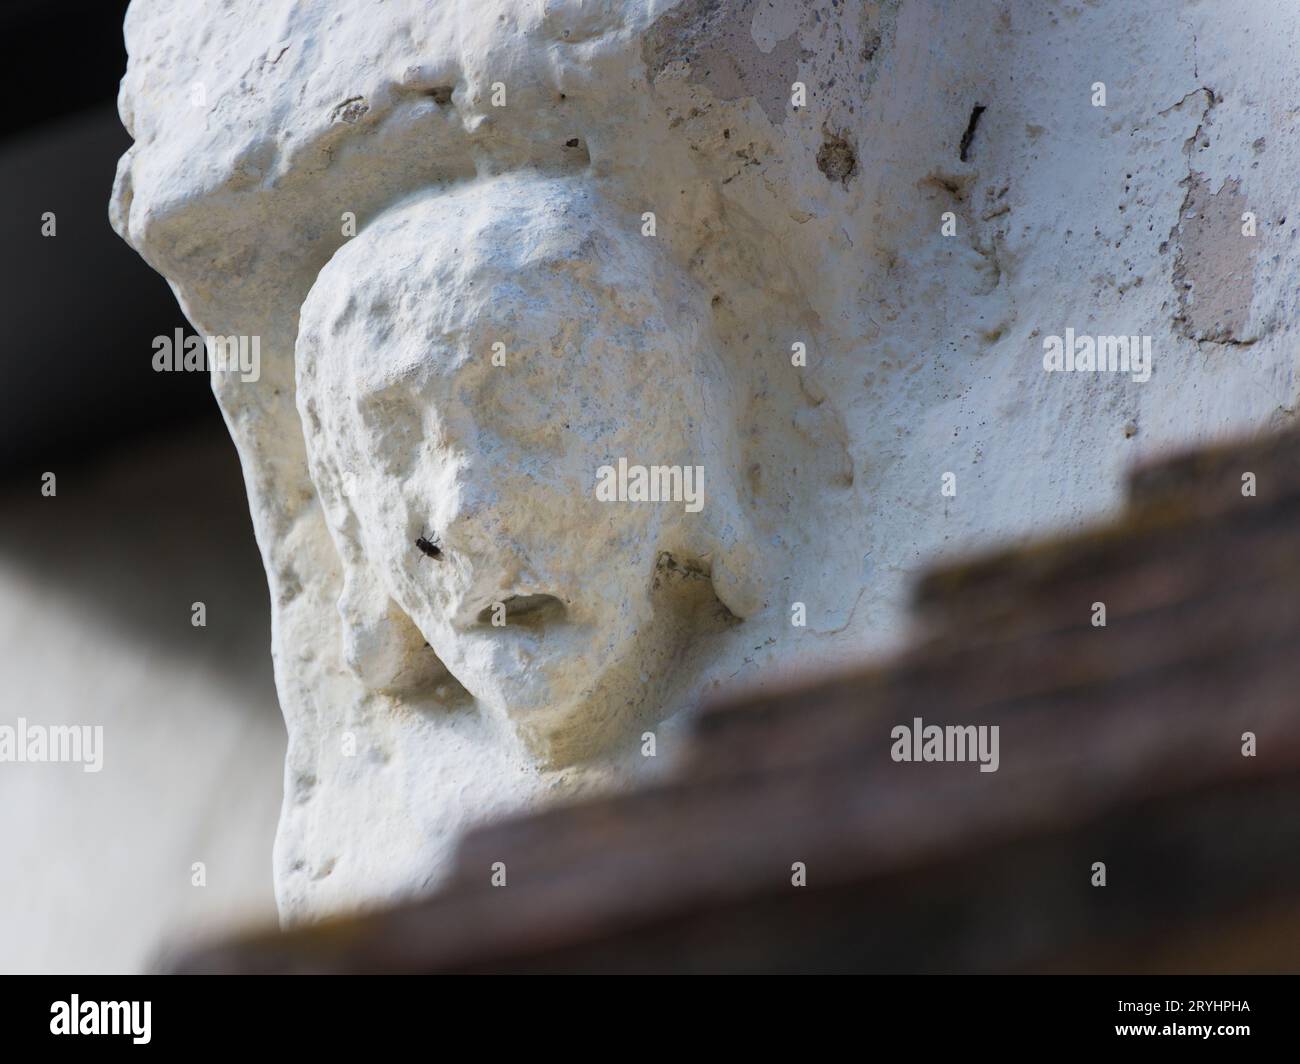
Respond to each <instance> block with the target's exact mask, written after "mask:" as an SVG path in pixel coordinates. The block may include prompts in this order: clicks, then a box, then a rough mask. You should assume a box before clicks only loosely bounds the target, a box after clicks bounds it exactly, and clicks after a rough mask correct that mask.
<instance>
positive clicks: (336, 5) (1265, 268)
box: [112, 0, 1300, 920]
mask: <svg viewBox="0 0 1300 1064" xmlns="http://www.w3.org/2000/svg"><path fill="white" fill-rule="evenodd" d="M127 40H128V47H129V51H130V55H131V61H130V68H129V70H128V73H127V76H126V78H125V80H124V82H123V89H122V94H121V110H122V115H123V120H124V121H125V123H126V125H127V127H128V129H130V130H131V132H132V133H133V135H134V137H135V139H136V144H135V146H134V147H133V148H132V150H131V151H130V153H128V155H127V156H126V157H125V158H124V159H123V160H122V164H121V167H120V169H119V173H118V181H117V187H116V191H115V194H114V200H113V206H112V216H113V220H114V223H115V225H116V226H117V228H118V231H119V232H120V233H121V234H122V235H123V236H124V237H125V238H126V239H127V240H129V241H130V242H131V243H132V244H133V245H134V246H135V247H136V248H137V249H139V250H140V252H141V254H143V255H144V256H145V258H146V259H147V260H148V261H149V262H150V263H151V264H152V265H153V266H154V267H155V268H157V269H158V270H159V271H160V272H161V273H163V274H164V275H165V276H166V277H168V278H169V280H170V281H171V282H172V284H173V286H174V287H175V289H176V291H177V294H178V296H179V298H180V300H181V302H182V305H183V306H184V308H185V310H186V313H187V314H188V315H189V317H190V319H191V321H192V322H193V323H194V325H195V326H196V328H198V329H199V330H200V331H202V332H206V333H213V334H220V335H231V334H243V335H249V336H252V335H257V336H259V337H261V343H262V354H263V366H262V375H261V378H260V380H259V381H258V382H256V383H252V384H250V383H243V382H240V381H239V379H238V376H237V375H223V374H216V375H215V376H214V388H215V391H216V393H217V397H218V399H219V401H220V403H221V405H222V408H223V410H224V411H225V414H226V417H227V420H228V422H229V424H230V427H231V430H232V433H233V435H234V437H235V441H236V444H237V446H238V447H239V450H240V454H241V456H242V459H243V464H244V470H245V475H246V478H247V484H248V490H249V495H250V499H251V502H252V507H253V511H254V514H255V519H256V524H257V533H258V538H259V542H260V544H261V548H262V552H263V557H264V561H265V564H266V567H267V571H268V574H269V576H270V580H271V585H272V589H273V608H274V617H275V621H274V623H275V628H274V636H273V652H274V656H275V666H276V676H277V683H278V686H279V692H280V699H281V706H282V709H283V711H284V714H285V718H286V721H287V723H288V727H289V732H290V745H289V752H288V759H287V766H286V794H285V804H284V808H283V812H282V818H281V824H280V831H279V836H278V841H277V849H276V869H275V878H276V888H277V895H278V899H279V904H280V909H281V914H282V916H283V917H284V918H285V919H287V920H293V919H297V918H301V917H304V916H309V915H312V914H317V913H320V912H324V911H327V910H330V909H332V908H335V907H339V906H344V905H351V904H355V903H358V902H368V901H374V900H377V899H386V898H391V897H393V896H394V895H397V894H400V893H403V892H407V891H411V890H419V889H423V888H427V887H428V886H429V885H430V884H431V883H433V882H435V881H436V879H437V877H438V876H439V875H440V874H441V872H442V871H443V869H444V867H445V860H446V857H447V854H448V851H449V847H450V846H451V845H452V844H453V842H454V840H455V838H456V836H457V835H458V834H459V833H460V832H461V831H462V830H464V828H465V826H466V825H467V824H469V823H471V822H473V821H476V820H480V819H484V818H488V817H491V816H496V815H500V814H502V813H505V812H508V811H511V810H516V809H520V808H524V807H529V806H533V805H536V804H538V803H541V802H543V801H547V800H553V799H555V798H557V797H561V796H565V795H572V794H575V793H579V792H581V791H583V790H584V789H586V788H590V787H599V786H608V785H621V784H625V783H627V782H629V781H632V780H635V779H639V778H642V777H644V776H645V775H646V774H647V773H648V772H650V771H652V768H653V766H654V765H658V764H662V763H663V762H664V761H665V760H666V759H668V758H670V757H671V754H672V749H673V746H674V741H673V740H674V734H675V731H676V729H677V728H678V727H679V726H680V723H681V720H682V715H683V710H685V709H687V708H689V707H690V706H692V705H695V704H698V703H699V701H700V700H701V699H704V698H707V697H709V696H710V695H711V694H712V693H713V692H714V691H715V690H716V689H717V688H718V687H719V686H720V685H725V684H737V683H752V684H764V683H771V682H780V681H781V680H782V679H783V678H785V677H788V675H789V674H790V673H791V672H792V671H795V670H799V669H806V668H813V667H820V666H822V665H824V664H825V663H827V662H830V661H834V660H837V659H841V658H844V657H846V656H857V657H860V656H861V655H862V654H863V653H866V652H873V651H877V650H879V649H881V648H883V647H885V646H887V645H889V644H890V643H892V642H894V641H895V640H896V639H897V638H898V637H899V636H900V634H901V632H902V628H903V624H904V619H903V618H904V614H903V610H902V606H903V603H904V602H905V596H906V589H907V586H908V581H909V580H910V579H911V577H912V576H913V575H914V573H915V572H916V571H917V569H918V567H919V566H921V565H922V563H923V562H926V561H930V560H932V559H935V558H936V557H939V556H942V555H944V554H945V553H949V552H952V551H966V550H969V549H972V548H975V547H978V546H979V545H980V544H984V543H988V542H990V541H992V540H995V539H1001V538H1003V537H1007V536H1016V535H1021V534H1024V533H1027V532H1029V531H1031V530H1039V531H1041V530H1044V529H1046V528H1050V527H1060V526H1068V525H1074V524H1077V523H1079V522H1081V521H1084V520H1087V519H1090V518H1093V517H1096V516H1099V515H1102V514H1104V513H1106V512H1107V511H1108V510H1110V509H1111V508H1113V507H1114V505H1115V504H1116V502H1117V500H1118V496H1119V492H1120V490H1121V485H1122V481H1121V476H1122V471H1123V470H1124V468H1125V467H1126V466H1128V465H1129V464H1130V463H1131V462H1132V461H1133V460H1134V459H1136V458H1137V457H1139V456H1140V455H1144V454H1149V453H1151V452H1153V451H1156V450H1158V449H1161V448H1165V447H1168V446H1171V445H1175V444H1180V443H1187V442H1193V441H1199V440H1204V439H1206V438H1208V437H1211V436H1214V435H1217V434H1221V433H1229V432H1241V431H1249V430H1252V429H1256V428H1260V427H1265V426H1269V425H1272V424H1274V423H1275V422H1278V421H1285V420H1289V419H1290V418H1291V417H1292V416H1293V410H1294V405H1295V391H1296V387H1295V358H1296V351H1297V345H1296V343H1295V339H1296V338H1295V330H1296V294H1297V290H1298V288H1300V284H1298V282H1300V268H1298V267H1300V257H1298V253H1297V241H1296V240H1295V233H1296V229H1297V225H1298V224H1300V216H1297V214H1296V212H1295V211H1294V209H1293V208H1292V205H1291V203H1290V200H1291V198H1292V189H1293V186H1294V174H1295V173H1296V172H1297V162H1298V161H1300V160H1298V154H1300V153H1298V143H1297V132H1296V128H1297V123H1296V112H1295V105H1294V102H1293V101H1294V100H1295V99H1296V98H1297V80H1298V78H1300V73H1298V72H1297V69H1296V67H1295V63H1294V59H1293V56H1294V51H1295V47H1296V45H1297V42H1300V11H1297V9H1296V8H1295V7H1294V5H1292V4H1290V3H1289V2H1286V0H1255V2H1253V3H1251V4H1248V5H1241V4H1233V3H1228V2H1227V0H1222V2H1204V3H1199V4H1191V5H1189V4H1186V3H1182V2H1179V0H1151V2H1148V3H1142V4H1133V3H1130V2H1127V0H1107V2H1102V0H1096V2H1079V3H1060V4H1051V3H1040V2H1038V0H1008V2H994V0H988V2H974V3H963V4H952V3H943V2H939V0H896V2H885V0H882V2H880V3H869V2H863V3H845V2H839V3H834V2H831V0H812V2H808V3H795V2H768V0H722V2H721V3H719V4H709V3H703V2H701V0H682V2H680V3H674V2H672V0H536V2H523V0H463V2H446V3H438V4H431V3H428V2H427V0H389V2H385V3H379V2H375V0H314V2H312V3H309V4H308V3H300V2H296V0H231V2H228V3H224V4H220V5H216V4H213V5H204V6H203V7H202V8H201V9H196V6H195V5H193V4H191V3H189V2H186V0H135V3H134V4H133V5H132V7H131V10H130V14H129V16H128V19H127ZM796 83H800V84H802V85H803V86H804V87H805V89H806V106H803V107H800V108H794V107H792V106H791V98H792V93H794V92H797V91H798V90H797V85H796ZM1096 83H1102V84H1104V86H1105V93H1106V96H1105V105H1104V106H1094V105H1093V100H1094V98H1095V96H1096V91H1097V90H1096V87H1095V86H1096ZM494 103H500V104H502V106H495V105H494ZM976 105H979V106H982V107H984V108H985V111H984V112H983V113H982V115H981V117H980V120H979V123H978V125H977V127H976V129H975V131H974V135H973V138H972V139H971V140H970V142H969V145H968V148H967V151H966V158H965V159H964V160H963V159H962V158H960V157H959V156H960V148H961V143H962V140H963V133H964V132H965V131H966V130H967V127H968V123H969V121H970V117H971V113H972V109H973V108H974V107H975V106H976ZM647 212H652V213H653V222H654V235H652V236H651V235H645V233H646V230H645V228H644V227H645V226H646V214H647ZM1246 212H1251V213H1253V214H1254V215H1255V216H1256V224H1257V229H1256V234H1255V235H1254V236H1244V235H1243V234H1242V231H1241V226H1242V224H1243V223H1242V217H1241V216H1242V215H1243V214H1244V213H1246ZM948 213H951V216H952V220H953V221H954V222H955V234H954V235H951V236H946V235H944V232H943V228H942V226H943V221H944V217H945V214H948ZM349 218H355V235H350V230H349V227H348V219H349ZM1067 328H1069V329H1073V330H1074V331H1075V332H1076V333H1078V334H1089V335H1111V334H1118V335H1130V334H1134V335H1146V336H1150V337H1151V338H1152V346H1153V352H1154V356H1153V357H1154V372H1153V374H1152V376H1151V378H1150V380H1148V381H1146V382H1145V383H1138V382H1137V381H1135V380H1133V379H1132V378H1131V377H1126V376H1122V375H1120V374H1096V373H1094V374H1076V373H1055V374H1048V373H1045V372H1044V369H1043V362H1042V358H1043V347H1042V343H1043V340H1044V338H1045V337H1047V336H1050V335H1061V334H1064V332H1065V330H1066V329H1067ZM498 342H499V343H501V344H503V345H504V347H503V350H504V351H505V353H506V364H505V365H504V366H493V365H492V363H491V358H492V354H493V344H495V343H498ZM795 344H803V345H805V347H806V351H807V365H806V366H795V365H792V361H791V351H792V345H795ZM620 457H623V458H626V459H627V461H628V462H629V463H634V464H635V463H643V464H646V465H650V464H657V463H663V464H681V465H685V466H696V465H700V466H703V467H704V470H705V473H704V483H705V486H706V500H707V501H706V503H705V505H704V507H703V509H702V510H701V511H700V512H699V513H698V514H691V513H687V512H685V510H684V508H683V507H681V506H680V505H679V504H674V505H653V504H638V503H623V504H618V503H599V502H596V501H595V485H596V483H597V479H598V470H599V468H600V467H601V466H602V465H605V464H607V463H611V462H616V461H617V459H618V458H620ZM945 473H953V474H955V482H956V486H957V492H956V495H955V496H945V495H943V494H941V490H940V488H941V483H942V480H943V475H944V474H945ZM430 535H432V536H434V537H436V539H437V543H438V545H439V550H440V551H441V556H440V557H437V558H434V557H430V556H429V555H427V554H425V553H423V552H421V551H420V550H418V549H417V548H416V546H415V543H414V541H415V538H416V537H420V536H424V537H425V538H428V537H429V536H430ZM430 542H432V540H430ZM665 555H669V556H671V558H672V561H671V562H669V561H667V560H666V559H665ZM656 573H657V574H658V579H657V578H656ZM656 584H657V585H658V586H657V587H656ZM540 595H548V596H553V597H554V598H555V600H556V601H555V602H554V603H552V604H550V605H548V606H546V608H544V609H537V610H534V611H533V612H532V613H531V614H523V615H520V614H518V613H517V612H516V615H515V622H516V623H514V624H508V625H507V626H506V627H505V628H504V629H494V628H493V627H491V625H490V623H486V622H481V621H480V620H479V618H480V616H482V615H484V611H485V610H488V611H489V615H490V607H491V603H492V602H494V601H505V600H506V599H509V598H510V596H516V597H517V598H516V603H515V605H518V604H519V603H520V602H523V603H527V604H533V605H536V604H538V603H539V602H546V601H548V600H541V599H537V598H536V597H535V596H540ZM795 603H803V604H804V605H805V607H806V612H807V624H806V626H804V627H794V626H792V624H791V617H792V609H793V607H794V604H795ZM724 606H725V607H727V608H729V613H730V614H731V616H730V617H728V616H727V614H726V613H724V612H723V607H724ZM1083 608H1085V606H1081V609H1083ZM426 643H427V644H428V646H427V647H426V646H425V644H426ZM648 730H653V731H655V732H656V734H657V738H658V757H657V758H655V759H654V760H653V761H652V760H651V759H648V758H645V757H643V756H642V754H641V748H642V738H641V736H642V734H643V733H644V732H645V731H648ZM484 874H485V875H486V874H487V871H486V870H485V872H484Z"/></svg>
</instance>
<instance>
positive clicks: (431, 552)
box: [415, 532, 442, 561]
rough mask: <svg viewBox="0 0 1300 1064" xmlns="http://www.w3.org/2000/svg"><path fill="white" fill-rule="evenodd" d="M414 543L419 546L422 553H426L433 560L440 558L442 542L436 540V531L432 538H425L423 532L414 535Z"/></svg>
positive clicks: (439, 559)
mask: <svg viewBox="0 0 1300 1064" xmlns="http://www.w3.org/2000/svg"><path fill="white" fill-rule="evenodd" d="M415 545H416V546H417V547H419V548H420V552H421V553H422V554H427V555H428V556H429V557H430V558H433V559H434V560H435V561H441V560H442V544H441V543H439V542H438V534H437V533H436V532H435V533H434V535H433V538H432V539H426V538H425V536H424V535H423V534H421V535H418V536H416V537H415Z"/></svg>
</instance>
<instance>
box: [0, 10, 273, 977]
mask: <svg viewBox="0 0 1300 1064" xmlns="http://www.w3.org/2000/svg"><path fill="white" fill-rule="evenodd" d="M126 8H127V3H126V2H125V0H0V35H2V37H0V39H3V40H4V41H5V43H6V45H7V49H6V50H7V52H8V54H9V56H10V63H11V64H15V65H16V69H15V68H14V67H12V66H11V68H10V73H9V82H8V83H9V85H10V104H11V105H10V108H9V110H8V112H7V114H6V118H7V122H6V124H5V125H4V127H3V129H0V195H2V197H3V202H4V204H5V210H4V211H3V212H0V237H2V239H0V247H2V248H3V250H2V251H0V282H2V284H3V291H4V308H5V325H6V328H5V330H4V337H5V339H4V350H3V356H2V357H0V361H2V364H3V371H4V386H3V388H0V458H2V461H0V515H2V519H0V724H4V725H10V726H13V725H14V724H15V722H16V720H17V718H20V717H21V718H26V719H27V720H28V721H32V722H38V723H44V724H47V725H53V724H79V725H90V726H93V725H100V724H102V725H103V727H104V767H103V770H102V771H101V772H99V773H97V774H88V773H84V772H82V771H81V769H80V766H76V765H59V764H12V763H6V764H0V853H3V855H4V857H3V859H2V863H0V869H2V870H3V874H0V971H9V972H14V971H17V972H28V971H67V972H83V971H136V970H140V969H141V968H142V967H143V966H145V965H146V964H147V963H148V961H149V958H150V957H151V956H152V955H153V952H154V951H155V950H156V948H157V947H158V944H159V943H160V942H161V941H163V940H165V939H166V938H167V937H168V936H174V935H175V934H176V933H177V932H178V930H183V931H186V932H189V931H192V930H194V929H196V928H200V927H205V926H213V927H216V928H221V927H226V926H235V925H238V924H242V923H243V922H245V921H256V922H264V921H265V920H266V919H268V918H272V916H273V902H272V892H271V865H270V861H271V852H270V851H271V842H272V837H273V834H274V827H275V821H276V817H277V815H278V809H279V801H280V777H281V774H282V763H283V749H284V729H283V723H282V721H281V719H280V715H279V711H278V707H277V703H276V699H275V693H274V685H273V682H272V677H271V662H270V614H269V606H268V597H267V590H266V582H265V577H264V574H263V571H262V567H261V563H260V559H259V557H258V554H257V549H256V545H255V542H254V539H253V534H252V526H251V522H250V519H249V514H248V506H247V501H246V498H245V495H244V491H243V484H242V478H241V475H240V469H239V461H238V456H237V454H236V452H235V448H234V445H233V444H232V443H231V441H230V438H229V436H228V434H227V432H226V428H225V425H224V422H223V421H222V418H221V416H220V413H219V411H218V408H217V405H216V401H215V399H214V398H213V396H212V393H211V390H210V387H209V383H208V378H207V375H206V374H205V373H165V374H163V373H155V372H154V370H153V368H152V358H153V343H152V341H153V338H154V337H155V336H159V335H167V336H170V335H172V334H173V332H174V330H175V329H177V328H178V327H184V328H185V329H186V331H187V332H190V331H192V330H190V328H189V326H188V323H187V322H186V321H185V319H184V316H183V315H182V314H181V312H180V309H179V307H178V306H177V303H176V300H175V298H174V297H173V295H172V292H171V290H170V288H169V287H168V285H167V283H166V282H165V281H164V280H163V279H162V278H161V277H159V276H158V275H157V274H156V273H154V272H153V270H151V269H150V268H149V267H148V266H147V265H145V263H144V262H143V261H142V260H141V259H140V258H139V256H138V255H136V253H135V252H134V251H133V250H132V249H131V248H129V247H128V246H127V245H126V244H125V243H124V242H123V241H122V240H121V239H119V237H118V236H117V235H116V234H115V233H114V232H113V230H112V228H111V227H110V226H109V222H108V202H109V196H110V192H111V189H112V185H113V177H114V174H115V172H116V167H117V161H118V158H119V157H120V156H121V155H122V153H123V152H124V151H126V149H127V148H128V146H129V145H130V138H129V137H128V135H127V133H126V131H125V130H124V129H123V128H122V125H121V122H120V121H119V120H118V116H117V107H116V98H117V89H118V83H119V81H120V79H121V77H122V74H123V72H124V70H125V67H126V50H125V47H124V45H123V38H122V20H123V15H124V12H125V10H126ZM47 211H52V212H54V214H55V216H56V219H57V222H56V224H57V234H56V235H55V236H52V237H47V236H43V235H42V231H41V230H42V215H43V214H44V213H45V212H47ZM45 472H53V473H55V474H56V476H57V494H56V495H55V496H54V497H53V498H49V497H45V496H42V494H41V490H40V489H41V478H42V474H43V473H45ZM196 601H202V602H204V604H205V606H206V609H207V625H206V627H202V628H197V627H194V626H193V625H192V624H191V623H190V621H191V607H192V604H193V603H194V602H196ZM196 863H201V864H202V865H203V867H204V877H203V878H204V879H205V882H204V884H203V885H202V886H198V885H196V884H195V882H194V880H195V878H196V877H195V873H194V866H195V864H196Z"/></svg>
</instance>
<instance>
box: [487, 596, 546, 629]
mask: <svg viewBox="0 0 1300 1064" xmlns="http://www.w3.org/2000/svg"><path fill="white" fill-rule="evenodd" d="M565 612H566V611H565V608H564V603H563V602H561V601H560V600H559V599H558V598H556V597H555V596H554V595H511V596H509V597H508V598H504V599H501V600H500V601H498V602H493V603H490V604H488V605H487V606H485V607H484V608H483V609H482V610H480V611H479V615H478V622H479V624H486V625H491V626H492V627H494V628H503V627H506V626H507V625H517V626H521V627H524V628H532V629H540V628H544V627H546V626H547V625H549V624H555V623H556V622H558V621H562V620H563V619H564V615H565Z"/></svg>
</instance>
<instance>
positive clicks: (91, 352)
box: [0, 0, 223, 479]
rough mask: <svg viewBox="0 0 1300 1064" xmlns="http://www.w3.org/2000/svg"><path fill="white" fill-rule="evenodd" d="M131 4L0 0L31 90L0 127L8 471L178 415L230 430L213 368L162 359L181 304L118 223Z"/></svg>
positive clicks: (176, 422)
mask: <svg viewBox="0 0 1300 1064" xmlns="http://www.w3.org/2000/svg"><path fill="white" fill-rule="evenodd" d="M126 8H127V4H126V2H125V0H3V5H0V34H3V39H4V40H5V41H6V42H7V43H8V48H7V51H8V53H9V55H10V62H11V64H14V66H11V68H10V73H9V85H10V87H11V91H14V90H16V91H17V92H18V93H19V94H20V95H19V97H18V98H19V99H21V101H22V106H21V107H11V108H10V109H9V112H8V114H7V115H6V118H7V121H6V123H5V125H4V127H3V128H2V129H0V195H2V196H3V202H4V204H5V210H4V211H3V212H0V239H2V241H3V248H4V252H3V256H2V258H0V263H2V264H3V265H2V266H0V269H2V270H3V274H2V279H3V288H4V294H5V298H4V302H5V308H6V312H7V313H6V318H7V322H6V324H7V328H6V329H5V337H6V343H5V348H6V351H5V359H4V369H5V378H6V379H5V387H4V389H3V391H0V415H2V416H0V453H2V454H5V455H6V456H7V460H6V462H5V468H4V475H5V477H6V478H7V479H9V478H13V477H19V478H22V477H25V476H28V475H30V474H31V472H32V471H36V472H37V474H38V475H39V472H41V471H43V470H44V469H48V468H50V462H51V461H53V460H55V459H56V458H57V459H64V458H76V457H78V456H81V455H85V454H86V453H87V452H96V453H102V452H104V451H105V450H108V449H110V448H113V447H115V446H118V445H119V444H121V443H124V442H126V441H128V440H130V439H132V438H138V437H140V436H142V435H145V434H149V433H156V432H160V431H165V430H171V429H174V428H177V427H180V426H186V427H189V428H194V429H199V428H201V429H202V430H203V431H204V432H210V433H217V432H221V431H223V429H222V425H221V419H220V415H219V414H218V412H217V408H216V406H215V404H214V403H213V401H212V397H211V394H210V392H209V389H208V383H207V380H206V379H205V378H204V377H203V375H201V374H187V373H179V374H158V373H155V372H153V369H152V367H151V365H150V358H151V357H152V354H153V349H152V346H151V342H152V340H153V337H155V336H158V335H164V334H165V335H171V334H172V331H173V330H174V329H175V328H177V327H178V326H182V325H185V319H184V317H183V316H182V315H181V313H180V310H179V308H178V307H177V305H176V300H175V298H174V297H173V296H172V293H171V290H170V289H169V288H168V286H167V283H166V282H165V281H164V280H163V279H162V278H161V277H159V276H158V275H157V274H156V273H154V272H153V271H152V270H151V269H150V268H149V267H148V266H147V265H145V263H144V262H143V261H142V260H141V259H140V258H139V256H137V255H136V254H135V252H134V251H132V250H131V249H130V248H129V247H127V246H126V244H125V243H124V242H123V241H122V240H120V239H119V238H118V236H117V234H115V233H114V232H113V230H112V229H111V228H110V226H109V224H108V198H109V191H110V189H111V188H112V185H113V175H114V173H115V171H116V168H117V160H118V158H119V157H120V156H121V155H122V153H123V152H124V151H126V149H127V148H128V147H129V146H130V143H131V139H130V137H128V136H127V134H126V131H125V130H124V129H123V128H122V123H121V122H120V121H119V120H118V117H117V105H116V99H117V86H118V81H119V80H120V79H121V77H122V73H123V71H124V70H125V69H126V49H125V47H124V45H123V42H122V18H123V14H124V12H125V11H126ZM46 211H53V212H54V214H55V215H56V217H57V219H58V221H57V226H58V235H57V236H55V237H45V236H42V235H41V216H42V214H43V213H44V212H46ZM42 463H44V464H43V465H42ZM37 467H40V468H39V469H38V468H37Z"/></svg>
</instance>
